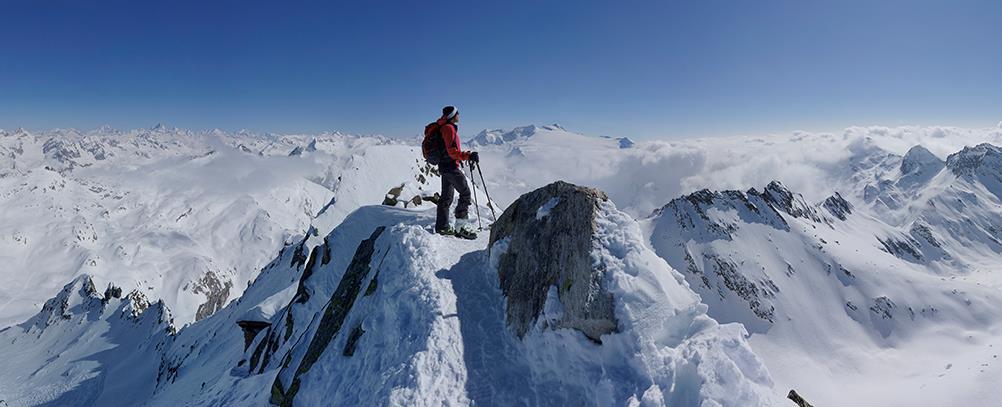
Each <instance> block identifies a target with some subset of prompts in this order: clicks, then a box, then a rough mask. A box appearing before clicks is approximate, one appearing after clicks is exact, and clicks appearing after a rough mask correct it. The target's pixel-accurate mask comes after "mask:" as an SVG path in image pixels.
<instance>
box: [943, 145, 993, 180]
mask: <svg viewBox="0 0 1002 407" xmlns="http://www.w3.org/2000/svg"><path fill="white" fill-rule="evenodd" d="M946 166H947V167H948V168H950V170H951V171H953V173H954V174H957V175H958V176H965V175H968V176H969V175H972V174H974V173H975V172H976V171H977V170H978V169H979V168H982V167H988V168H987V169H988V170H994V172H995V173H996V174H997V173H998V171H999V170H1000V169H1002V148H999V147H996V146H994V145H991V144H988V143H981V144H978V145H977V146H976V147H964V149H963V150H960V151H959V152H956V153H953V154H950V156H949V157H947V158H946Z"/></svg>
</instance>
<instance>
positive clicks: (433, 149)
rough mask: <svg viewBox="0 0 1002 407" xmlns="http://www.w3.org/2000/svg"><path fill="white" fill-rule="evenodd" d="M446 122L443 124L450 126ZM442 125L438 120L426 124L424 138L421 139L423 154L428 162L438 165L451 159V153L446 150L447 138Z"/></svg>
mask: <svg viewBox="0 0 1002 407" xmlns="http://www.w3.org/2000/svg"><path fill="white" fill-rule="evenodd" d="M450 125H451V124H449V123H446V124H444V125H443V126H450ZM441 130H442V126H439V124H438V122H437V121H436V122H432V123H429V124H428V125H427V126H424V140H422V141H421V155H423V156H424V160H425V161H427V162H428V164H432V165H438V164H441V163H443V162H446V161H447V160H449V155H448V153H447V152H446V151H445V139H444V138H442V131H441Z"/></svg>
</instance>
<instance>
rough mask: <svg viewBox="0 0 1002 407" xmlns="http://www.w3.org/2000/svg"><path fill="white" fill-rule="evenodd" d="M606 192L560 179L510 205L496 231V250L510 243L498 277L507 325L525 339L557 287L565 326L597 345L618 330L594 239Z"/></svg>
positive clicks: (493, 231) (493, 239)
mask: <svg viewBox="0 0 1002 407" xmlns="http://www.w3.org/2000/svg"><path fill="white" fill-rule="evenodd" d="M606 200H608V197H607V196H606V195H605V193H604V192H602V191H599V190H597V189H592V188H585V187H579V186H576V185H572V184H569V183H566V182H563V181H557V182H554V183H552V184H550V185H547V186H545V187H542V188H540V189H537V190H535V191H532V192H530V193H527V194H525V195H522V196H521V197H520V198H518V200H516V201H515V202H514V203H512V204H511V205H510V206H508V209H506V210H505V212H504V213H503V214H501V216H500V217H499V218H498V220H497V223H495V224H494V226H493V227H492V228H491V237H490V245H491V248H492V249H493V247H494V246H495V244H496V243H498V242H499V241H502V240H507V249H506V250H505V252H504V253H503V254H501V255H500V260H499V264H498V277H499V279H500V282H501V290H502V292H503V293H504V296H505V298H506V301H507V304H508V306H507V315H506V322H507V324H508V326H509V327H511V328H512V329H513V330H514V331H515V333H516V334H517V335H518V336H519V337H522V336H524V335H525V334H526V332H528V331H529V329H530V328H531V327H532V326H533V324H535V322H536V320H537V318H538V317H539V315H540V313H541V311H542V310H543V305H544V303H545V302H546V298H547V293H548V291H549V290H550V287H556V288H557V293H558V298H559V300H560V303H561V304H562V305H563V309H564V315H563V318H562V320H561V321H559V326H560V327H566V328H573V329H577V330H579V331H581V332H582V333H584V334H585V335H586V336H587V337H588V338H590V339H592V340H594V341H600V338H601V336H602V335H603V334H607V333H610V332H615V331H616V330H617V321H616V317H615V314H614V310H613V302H612V296H611V295H610V294H609V293H608V291H607V290H606V288H605V287H604V283H603V270H602V269H597V268H595V267H594V266H593V261H592V258H591V250H592V238H593V234H594V233H595V217H596V214H597V211H598V208H599V204H600V203H601V202H604V201H606Z"/></svg>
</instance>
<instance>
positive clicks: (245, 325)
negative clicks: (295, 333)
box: [237, 321, 271, 351]
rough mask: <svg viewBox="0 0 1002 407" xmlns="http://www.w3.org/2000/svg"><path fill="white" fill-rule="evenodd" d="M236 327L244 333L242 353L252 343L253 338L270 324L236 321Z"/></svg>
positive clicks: (265, 322)
mask: <svg viewBox="0 0 1002 407" xmlns="http://www.w3.org/2000/svg"><path fill="white" fill-rule="evenodd" d="M237 326H239V327H240V329H242V330H243V331H244V351H246V350H247V348H249V347H250V345H251V342H254V338H255V337H257V334H258V333H259V332H261V331H263V330H264V329H265V328H268V327H270V326H271V322H267V321H237Z"/></svg>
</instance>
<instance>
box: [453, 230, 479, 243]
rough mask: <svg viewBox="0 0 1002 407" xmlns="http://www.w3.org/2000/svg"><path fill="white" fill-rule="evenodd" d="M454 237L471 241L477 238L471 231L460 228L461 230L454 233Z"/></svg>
mask: <svg viewBox="0 0 1002 407" xmlns="http://www.w3.org/2000/svg"><path fill="white" fill-rule="evenodd" d="M456 237H458V238H460V239H469V240H473V239H476V238H477V234H476V232H474V231H473V230H472V229H469V228H461V229H459V230H457V231H456Z"/></svg>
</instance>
